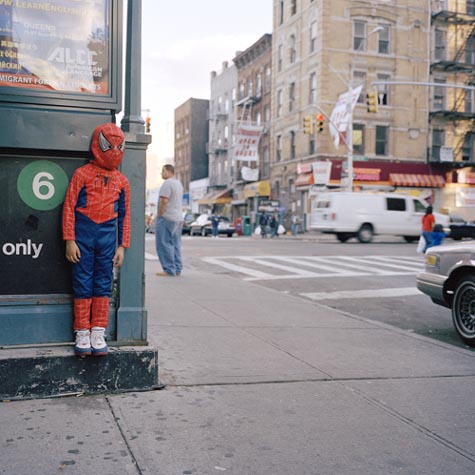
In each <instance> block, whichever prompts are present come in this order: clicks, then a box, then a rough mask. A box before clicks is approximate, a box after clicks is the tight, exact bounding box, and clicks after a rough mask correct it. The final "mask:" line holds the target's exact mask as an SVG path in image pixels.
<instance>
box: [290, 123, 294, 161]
mask: <svg viewBox="0 0 475 475" xmlns="http://www.w3.org/2000/svg"><path fill="white" fill-rule="evenodd" d="M290 158H295V132H294V131H293V130H292V132H290Z"/></svg>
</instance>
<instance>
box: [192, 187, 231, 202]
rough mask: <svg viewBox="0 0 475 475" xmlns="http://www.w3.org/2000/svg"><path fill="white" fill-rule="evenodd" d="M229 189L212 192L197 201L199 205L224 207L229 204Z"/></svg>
mask: <svg viewBox="0 0 475 475" xmlns="http://www.w3.org/2000/svg"><path fill="white" fill-rule="evenodd" d="M230 195H231V189H230V188H227V189H225V190H219V191H212V192H211V193H208V194H207V195H205V196H203V198H201V199H199V200H198V204H199V205H226V204H229V203H231V201H232V198H231V196H230Z"/></svg>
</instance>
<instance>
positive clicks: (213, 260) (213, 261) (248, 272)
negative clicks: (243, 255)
mask: <svg viewBox="0 0 475 475" xmlns="http://www.w3.org/2000/svg"><path fill="white" fill-rule="evenodd" d="M222 259H223V258H222V257H220V258H217V257H204V258H203V261H205V262H208V263H209V264H215V265H217V266H221V267H224V268H225V269H229V270H233V271H236V272H240V273H241V274H246V275H251V276H253V277H255V278H260V279H266V278H269V277H272V274H266V273H265V272H260V271H258V270H255V269H250V268H249V267H243V266H238V265H236V264H231V263H230V262H226V261H223V260H222ZM224 259H232V257H227V258H224Z"/></svg>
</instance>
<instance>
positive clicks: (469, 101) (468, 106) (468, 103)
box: [465, 91, 475, 114]
mask: <svg viewBox="0 0 475 475" xmlns="http://www.w3.org/2000/svg"><path fill="white" fill-rule="evenodd" d="M473 96H474V92H473V91H465V112H468V113H471V114H473V112H475V111H474V107H473V104H474V101H473Z"/></svg>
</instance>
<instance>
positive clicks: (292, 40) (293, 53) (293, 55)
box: [289, 35, 297, 63]
mask: <svg viewBox="0 0 475 475" xmlns="http://www.w3.org/2000/svg"><path fill="white" fill-rule="evenodd" d="M289 42H290V63H295V60H296V59H297V50H296V39H295V35H290V41H289Z"/></svg>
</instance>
